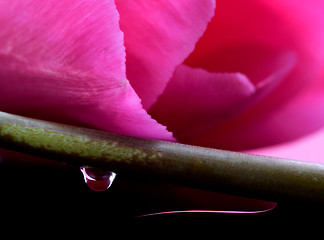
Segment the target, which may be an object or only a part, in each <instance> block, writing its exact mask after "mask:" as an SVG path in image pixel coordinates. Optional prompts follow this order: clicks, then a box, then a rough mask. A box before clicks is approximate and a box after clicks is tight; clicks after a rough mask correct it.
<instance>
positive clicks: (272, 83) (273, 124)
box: [0, 0, 324, 206]
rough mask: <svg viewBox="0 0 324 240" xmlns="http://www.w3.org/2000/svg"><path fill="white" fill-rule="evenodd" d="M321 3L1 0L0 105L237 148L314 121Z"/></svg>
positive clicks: (315, 126) (312, 127) (322, 51)
mask: <svg viewBox="0 0 324 240" xmlns="http://www.w3.org/2000/svg"><path fill="white" fill-rule="evenodd" d="M323 10H324V3H323V2H322V1H321V0H308V1H302V0H298V1H296V0H294V1H293V0H281V1H277V0H271V1H270V0H249V1H237V0H220V1H217V7H216V10H215V1H213V0H190V1H188V0H178V1H171V0H170V1H141V0H136V1H135V0H129V1H128V0H116V1H105V0H93V1H78V0H67V1H54V0H47V1H39V0H2V1H1V2H0V63H1V64H0V91H1V94H0V110H1V111H6V112H11V113H16V114H21V115H25V116H31V117H36V118H40V119H47V120H53V121H59V122H64V123H72V124H74V125H82V126H88V127H92V128H97V129H102V130H105V131H110V132H116V133H120V134H125V135H131V136H139V137H145V138H154V139H161V140H167V141H179V142H182V143H188V144H194V145H200V146H208V147H213V148H221V149H230V150H239V151H249V152H256V151H255V150H253V149H255V148H260V147H267V146H270V145H274V144H280V143H284V142H288V141H292V140H295V139H298V138H300V137H303V136H305V135H308V134H310V133H312V132H314V131H316V130H319V129H320V128H321V127H323V125H324V108H323V103H324V94H323V92H324V84H323V82H324V81H323V65H324V45H323V44H322V43H323V42H324V31H323V28H324V17H323V14H322V12H323ZM310 148H311V149H312V151H314V152H315V151H316V153H317V151H320V150H321V149H314V148H316V145H312V146H310ZM260 153H267V154H269V155H276V153H275V152H272V151H271V150H269V149H268V150H264V151H262V152H260ZM317 154H318V153H317ZM286 157H290V156H289V155H286ZM317 157H318V155H314V158H310V156H309V155H307V156H305V158H303V159H301V160H308V161H316V160H318V159H315V158H317ZM268 205H269V204H268V203H264V206H268Z"/></svg>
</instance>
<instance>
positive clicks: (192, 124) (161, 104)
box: [149, 65, 255, 142]
mask: <svg viewBox="0 0 324 240" xmlns="http://www.w3.org/2000/svg"><path fill="white" fill-rule="evenodd" d="M254 93H255V87H254V85H253V84H252V83H251V82H250V81H249V79H248V78H247V77H246V76H245V75H243V74H241V73H210V72H207V71H206V70H203V69H198V68H191V67H189V66H186V65H180V66H179V67H177V69H176V71H175V73H174V75H173V77H172V79H171V80H170V82H169V84H168V85H167V88H166V90H165V91H164V93H163V94H162V95H161V96H160V98H159V99H158V101H157V103H156V104H155V105H154V106H153V107H152V108H151V110H150V111H149V112H150V114H151V115H152V116H153V117H154V118H155V119H157V120H158V122H160V123H162V124H165V125H167V126H168V129H169V130H171V131H172V132H173V133H174V134H175V137H176V138H177V139H178V140H180V141H182V142H187V141H188V139H192V138H195V137H197V136H199V135H200V134H201V133H203V132H205V131H206V130H207V129H210V128H213V127H216V126H219V125H220V124H222V123H224V122H226V121H227V120H228V119H230V118H232V117H233V116H235V115H236V114H237V112H240V111H241V109H242V108H243V107H244V105H245V104H246V103H247V102H246V101H247V100H248V99H249V97H251V95H253V94H254Z"/></svg>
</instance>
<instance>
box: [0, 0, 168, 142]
mask: <svg viewBox="0 0 324 240" xmlns="http://www.w3.org/2000/svg"><path fill="white" fill-rule="evenodd" d="M0 16H1V18H0V110H1V111H7V112H11V113H16V114H22V115H26V116H31V117H37V118H40V119H46V120H52V121H59V122H64V123H71V124H75V125H76V124H77V125H82V126H88V127H93V128H100V129H102V130H107V131H111V132H117V133H121V134H127V135H133V136H139V137H150V138H158V139H166V140H172V139H173V138H172V135H171V133H169V132H168V131H167V130H166V129H165V127H163V126H161V125H159V124H158V123H157V122H156V121H155V120H152V119H151V117H150V116H149V115H148V114H147V112H146V111H145V110H144V109H143V108H142V105H141V103H140V99H139V97H138V96H137V95H136V93H135V92H134V90H133V89H132V87H131V86H130V84H129V82H128V80H127V79H126V70H125V48H124V42H123V33H122V32H121V30H120V27H119V14H118V11H117V9H116V6H115V4H114V2H113V1H102V0H94V1H77V0H68V1H59V2H58V1H55V0H48V1H40V0H39V1H37V0H14V1H11V0H4V1H0Z"/></svg>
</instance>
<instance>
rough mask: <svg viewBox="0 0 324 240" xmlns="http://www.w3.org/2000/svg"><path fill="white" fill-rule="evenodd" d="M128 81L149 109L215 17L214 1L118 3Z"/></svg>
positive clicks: (137, 0) (138, 0) (181, 0)
mask: <svg viewBox="0 0 324 240" xmlns="http://www.w3.org/2000/svg"><path fill="white" fill-rule="evenodd" d="M116 5H117V9H118V11H119V12H120V15H121V19H120V25H121V29H122V31H123V32H124V34H125V46H126V66H127V78H128V79H129V81H130V82H131V85H132V86H133V88H134V89H135V91H136V93H137V94H138V95H139V96H140V98H141V99H142V103H143V106H144V108H145V109H149V108H150V107H151V106H152V104H154V103H155V101H156V99H157V98H158V96H159V95H160V94H161V93H162V92H163V90H164V88H165V87H166V85H167V83H168V81H169V79H170V78H171V77H172V73H173V71H174V70H175V68H176V66H178V65H179V64H181V63H182V62H183V61H184V60H185V59H186V57H187V56H188V55H189V54H190V53H191V52H192V51H193V49H194V47H195V44H196V42H197V41H198V39H199V38H200V37H201V36H202V34H203V32H204V30H205V29H206V26H207V23H208V22H209V21H210V19H211V17H212V16H213V14H214V9H215V1H213V0H190V1H189V0H178V1H172V0H168V1H140V0H128V1H127V0H122V1H121V0H117V1H116Z"/></svg>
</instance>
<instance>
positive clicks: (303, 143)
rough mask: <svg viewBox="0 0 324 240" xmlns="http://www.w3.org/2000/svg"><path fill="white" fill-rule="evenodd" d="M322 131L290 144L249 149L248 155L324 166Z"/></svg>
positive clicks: (323, 135) (323, 131)
mask: <svg viewBox="0 0 324 240" xmlns="http://www.w3.org/2000/svg"><path fill="white" fill-rule="evenodd" d="M323 142H324V129H323V128H322V129H320V130H318V131H317V132H314V133H312V134H310V135H308V136H306V137H303V138H300V139H297V140H295V141H292V142H288V143H284V144H278V145H275V146H270V147H265V148H261V149H251V150H248V151H247V152H248V153H252V154H258V155H265V156H273V157H281V158H287V159H294V160H299V161H304V162H313V163H322V164H324V158H323V156H324V149H323Z"/></svg>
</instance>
